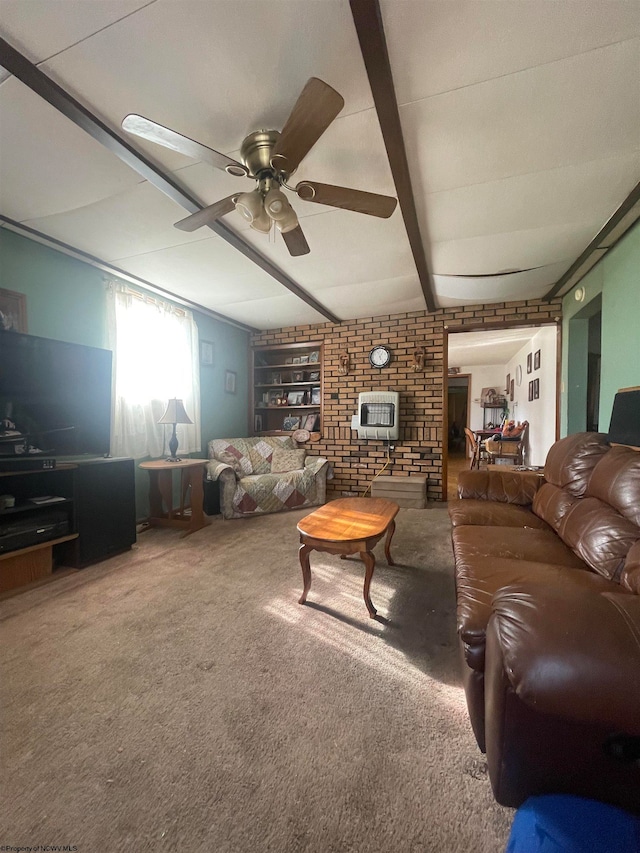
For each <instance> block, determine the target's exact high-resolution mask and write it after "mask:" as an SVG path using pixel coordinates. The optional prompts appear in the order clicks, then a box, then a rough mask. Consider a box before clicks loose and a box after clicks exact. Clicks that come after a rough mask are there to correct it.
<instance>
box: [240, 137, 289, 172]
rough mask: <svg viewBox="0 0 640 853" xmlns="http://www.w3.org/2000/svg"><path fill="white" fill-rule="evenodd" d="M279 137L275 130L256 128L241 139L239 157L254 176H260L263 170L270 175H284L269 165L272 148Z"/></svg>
mask: <svg viewBox="0 0 640 853" xmlns="http://www.w3.org/2000/svg"><path fill="white" fill-rule="evenodd" d="M279 138H280V133H279V132H278V131H277V130H256V131H255V132H254V133H250V134H249V136H246V137H245V138H244V140H243V141H242V146H241V148H240V157H241V159H242V162H243V163H244V164H245V166H246V167H247V168H248V169H249V171H250V172H251V174H252V175H253V176H254V177H256V178H260V177H262V173H265V172H266V173H268V175H269V176H271V177H275V176H276V175H278V176H280V175H281V174H282V177H286V176H285V175H284V174H283V173H280V172H279V170H276V169H274V168H273V167H272V165H271V157H272V154H273V150H274V148H275V147H276V143H277V142H278V139H279Z"/></svg>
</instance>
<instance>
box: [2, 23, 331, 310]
mask: <svg viewBox="0 0 640 853" xmlns="http://www.w3.org/2000/svg"><path fill="white" fill-rule="evenodd" d="M0 66H2V67H3V68H5V69H6V70H7V71H8V72H9V73H10V74H13V76H14V77H16V78H17V79H18V80H20V82H21V83H24V85H25V86H28V87H29V88H30V89H31V90H32V91H33V92H35V93H36V94H37V95H39V96H40V97H41V98H43V99H44V100H45V101H46V102H47V103H48V104H50V105H51V106H52V107H54V108H55V109H56V110H58V112H60V113H62V115H64V116H66V118H68V119H69V120H70V121H72V122H73V123H74V124H75V125H77V126H78V127H79V128H81V129H82V130H84V131H85V132H86V133H88V134H89V136H91V137H93V139H95V140H96V141H97V142H99V143H100V144H101V145H102V146H103V147H104V148H106V149H107V150H108V151H110V152H111V153H112V154H115V156H116V157H118V158H119V159H120V160H122V161H123V162H124V163H126V164H127V166H130V167H131V168H132V169H134V170H135V171H136V172H137V173H138V174H139V175H140V176H141V177H143V178H144V179H145V180H147V181H149V183H151V184H153V185H154V186H155V187H157V188H158V189H159V190H161V191H162V192H163V193H164V194H165V195H167V196H169V198H171V199H173V201H175V202H177V203H178V204H179V205H180V206H181V207H183V208H184V209H185V210H186V211H187V212H188V213H196V212H197V211H199V210H202V208H203V207H204V204H202V203H200V202H199V201H198V200H197V199H196V198H194V197H193V196H192V195H190V194H189V193H188V192H187V191H186V190H184V189H183V188H182V187H181V186H180V185H179V184H178V183H176V181H174V180H173V178H171V177H170V176H169V175H167V174H166V173H165V172H163V171H162V170H161V169H160V168H159V167H158V166H156V165H155V164H154V163H152V162H151V161H150V160H148V159H147V158H146V157H145V156H144V155H143V154H141V153H140V152H139V151H136V149H135V148H134V147H133V146H132V145H130V144H129V143H128V142H126V141H125V140H124V139H122V138H121V137H120V136H119V135H118V134H117V133H115V131H113V130H111V128H110V127H108V126H107V125H106V124H104V123H103V122H102V121H100V119H99V118H98V117H97V116H95V115H94V114H93V113H92V112H90V111H89V110H88V109H87V108H86V107H84V106H83V105H82V104H81V103H80V102H79V101H77V100H76V99H75V98H73V97H72V96H71V95H70V94H69V93H68V92H67V91H66V90H65V89H63V88H62V87H61V86H59V85H58V84H57V83H54V81H53V80H51V78H50V77H48V76H47V75H46V74H45V73H44V72H43V71H41V70H40V69H39V68H37V66H35V65H34V64H33V63H32V62H30V61H29V60H28V59H27V58H26V57H25V56H23V54H21V53H20V52H19V51H18V50H16V49H15V48H14V47H13V46H12V45H10V44H9V42H7V41H5V39H3V38H0ZM208 227H209V228H210V229H211V230H212V231H213V232H214V233H216V234H217V235H218V236H219V237H222V239H223V240H225V242H227V243H228V244H229V245H230V246H233V248H234V249H236V250H237V251H238V252H240V253H241V254H242V255H244V256H245V258H248V260H250V261H252V262H253V263H254V264H255V265H256V266H257V267H259V268H260V269H261V270H263V271H264V272H266V273H267V274H268V275H270V276H271V277H272V278H274V279H275V280H276V281H277V282H278V283H279V284H282V285H283V286H284V287H285V288H286V289H287V290H289V291H290V292H291V293H293V294H294V295H295V296H297V297H298V298H299V299H301V300H302V301H303V302H305V303H306V304H307V305H309V306H310V307H311V308H313V309H314V311H317V312H318V314H320V315H322V316H323V317H326V319H327V320H330V321H331V322H332V323H340V319H339V318H338V317H336V316H335V314H333V313H332V312H331V311H329V309H328V308H325V307H324V305H322V304H321V303H320V302H318V301H317V300H316V299H314V298H313V296H311V295H310V294H309V293H307V292H306V291H305V290H304V289H303V288H302V287H301V286H300V285H299V284H297V282H295V281H294V280H293V279H292V278H290V277H289V276H288V275H287V274H286V273H285V272H283V271H282V270H281V269H279V268H278V267H277V266H275V264H273V263H272V262H271V261H270V260H269V259H268V258H266V257H265V256H264V255H262V254H261V253H260V252H258V250H257V249H254V247H253V246H251V245H250V244H249V243H246V242H245V241H244V240H243V239H242V238H241V237H240V236H239V235H238V234H236V233H235V232H234V231H232V230H231V229H230V228H228V227H227V226H226V225H224V224H223V223H222V222H211V223H209V224H208Z"/></svg>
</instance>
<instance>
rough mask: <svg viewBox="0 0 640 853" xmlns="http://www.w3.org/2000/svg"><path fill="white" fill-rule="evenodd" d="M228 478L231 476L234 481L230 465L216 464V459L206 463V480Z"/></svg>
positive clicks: (234, 477) (233, 473) (234, 473)
mask: <svg viewBox="0 0 640 853" xmlns="http://www.w3.org/2000/svg"><path fill="white" fill-rule="evenodd" d="M229 476H232V477H233V479H234V480H235V479H236V472H235V471H234V470H233V468H232V467H231V465H227V464H226V462H218V460H217V459H211V460H210V461H209V462H207V480H218V479H220V478H222V479H223V480H224V479H227V478H228V477H229Z"/></svg>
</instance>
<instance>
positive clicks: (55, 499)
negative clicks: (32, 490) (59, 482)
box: [29, 495, 66, 506]
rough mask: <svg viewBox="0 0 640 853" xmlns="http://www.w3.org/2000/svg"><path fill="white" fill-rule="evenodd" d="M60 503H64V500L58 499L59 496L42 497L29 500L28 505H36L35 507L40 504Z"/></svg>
mask: <svg viewBox="0 0 640 853" xmlns="http://www.w3.org/2000/svg"><path fill="white" fill-rule="evenodd" d="M60 501H66V498H63V497H60V495H42V497H36V498H29V503H32V504H36V505H37V506H40V505H41V504H55V503H59V502H60Z"/></svg>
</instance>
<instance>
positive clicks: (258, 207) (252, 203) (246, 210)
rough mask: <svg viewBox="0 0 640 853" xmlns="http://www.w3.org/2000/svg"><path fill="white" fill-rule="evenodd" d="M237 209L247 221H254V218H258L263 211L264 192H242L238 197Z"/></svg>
mask: <svg viewBox="0 0 640 853" xmlns="http://www.w3.org/2000/svg"><path fill="white" fill-rule="evenodd" d="M236 210H237V211H238V213H239V214H240V215H241V216H242V217H244V219H246V220H247V222H253V221H254V219H257V218H258V217H259V216H260V214H261V213H262V212H263V207H262V193H261V192H260V190H252V191H251V192H250V193H241V194H240V195H239V196H238V198H237V199H236Z"/></svg>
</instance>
